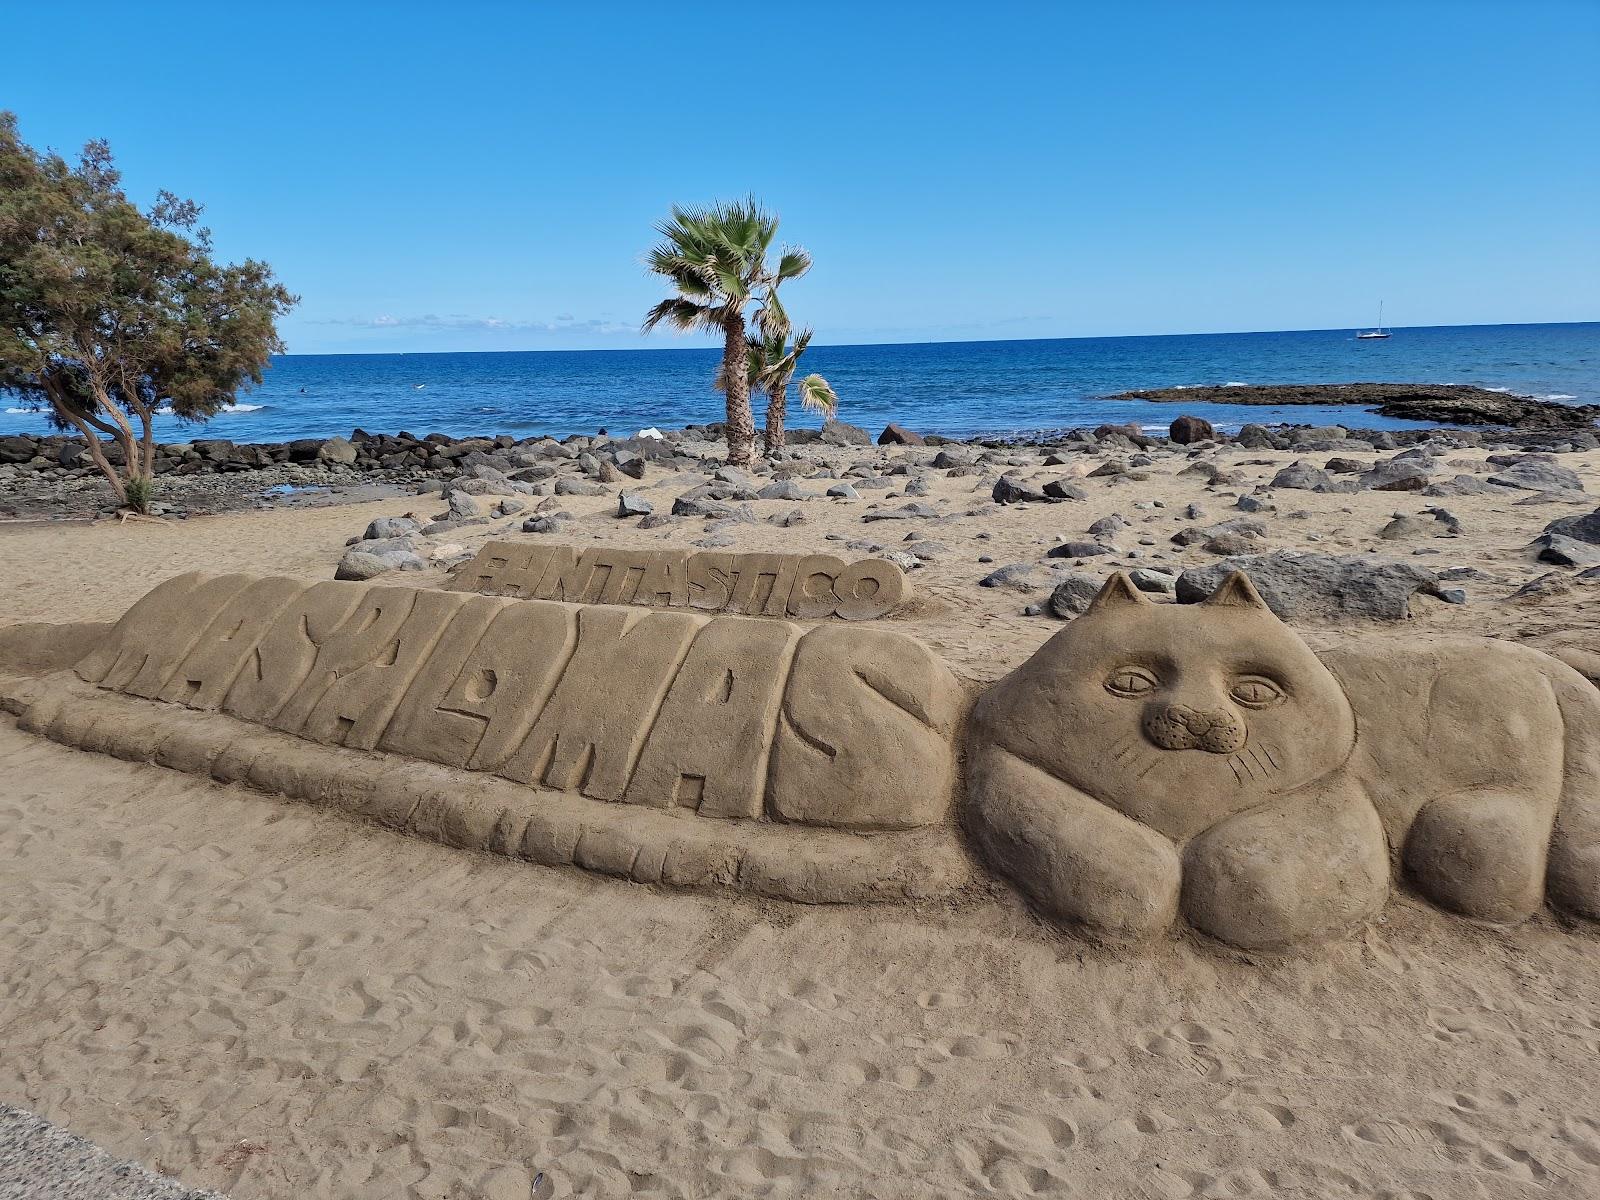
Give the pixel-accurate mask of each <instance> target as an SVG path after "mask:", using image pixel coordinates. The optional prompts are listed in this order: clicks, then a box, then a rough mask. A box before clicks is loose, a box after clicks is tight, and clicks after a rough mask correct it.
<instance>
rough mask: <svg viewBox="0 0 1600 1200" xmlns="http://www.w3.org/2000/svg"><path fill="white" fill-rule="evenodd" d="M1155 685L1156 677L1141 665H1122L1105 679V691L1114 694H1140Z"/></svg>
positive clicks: (1151, 689)
mask: <svg viewBox="0 0 1600 1200" xmlns="http://www.w3.org/2000/svg"><path fill="white" fill-rule="evenodd" d="M1155 686H1156V677H1155V676H1154V675H1152V674H1150V672H1149V671H1146V670H1144V669H1143V668H1142V667H1122V668H1120V669H1118V670H1116V671H1113V672H1112V673H1111V678H1110V679H1107V680H1106V691H1108V692H1110V693H1111V694H1112V695H1114V696H1142V695H1144V694H1145V693H1146V692H1150V691H1154V690H1155Z"/></svg>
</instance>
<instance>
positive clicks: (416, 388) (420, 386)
mask: <svg viewBox="0 0 1600 1200" xmlns="http://www.w3.org/2000/svg"><path fill="white" fill-rule="evenodd" d="M427 386H428V385H427V384H425V383H419V384H417V386H416V387H414V388H412V389H411V390H412V391H414V392H420V391H421V390H422V389H423V388H425V387H427Z"/></svg>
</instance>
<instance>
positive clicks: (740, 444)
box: [644, 196, 811, 466]
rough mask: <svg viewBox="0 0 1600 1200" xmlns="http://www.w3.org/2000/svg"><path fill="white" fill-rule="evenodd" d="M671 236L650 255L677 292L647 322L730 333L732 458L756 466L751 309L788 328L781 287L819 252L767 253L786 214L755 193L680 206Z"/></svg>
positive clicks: (727, 390)
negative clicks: (771, 259) (771, 258)
mask: <svg viewBox="0 0 1600 1200" xmlns="http://www.w3.org/2000/svg"><path fill="white" fill-rule="evenodd" d="M656 232H658V233H659V234H661V236H662V237H663V238H664V239H665V240H664V241H662V242H661V243H660V244H659V245H657V246H656V247H655V248H654V249H652V250H651V251H650V252H649V254H648V255H647V256H646V260H645V261H646V263H647V265H648V266H649V268H650V270H651V271H653V272H655V273H656V274H658V275H662V276H665V277H666V278H667V279H668V280H670V281H671V283H672V286H673V288H674V289H675V291H676V293H677V294H676V295H674V296H671V297H669V298H668V299H666V300H663V301H662V302H661V303H660V304H657V305H656V306H655V307H654V308H652V309H651V310H650V311H649V313H647V314H646V316H645V319H644V328H645V329H646V330H647V331H648V330H651V329H654V328H655V327H656V326H657V325H659V324H661V323H662V322H665V323H667V324H668V325H671V326H673V327H675V328H678V329H695V330H708V331H712V332H717V333H721V334H722V368H721V370H720V371H719V372H718V375H717V378H718V379H719V380H720V381H721V382H722V391H723V393H724V395H725V397H726V400H727V415H728V427H727V437H728V461H729V462H730V463H732V464H734V465H735V466H748V465H749V464H750V463H752V462H753V461H754V460H755V445H756V427H755V418H754V417H753V416H752V414H751V412H750V360H749V341H748V338H747V334H746V331H745V319H746V309H747V307H748V306H750V305H752V304H754V305H755V311H754V314H753V315H754V318H755V324H756V326H757V328H758V329H761V330H762V331H763V333H764V334H766V335H769V336H770V335H775V334H778V333H780V332H786V331H787V329H788V325H789V321H788V317H787V316H786V315H785V314H784V311H783V307H782V305H780V304H779V303H778V285H779V284H780V283H783V282H785V281H786V280H790V279H798V278H799V277H800V276H801V275H804V274H805V273H806V272H807V271H808V270H810V269H811V256H810V255H809V254H807V253H806V252H805V251H804V250H802V249H799V248H798V247H795V248H789V247H785V248H784V249H783V250H782V251H781V253H780V254H779V256H778V263H777V266H776V267H772V266H769V265H768V263H767V252H768V251H769V250H770V249H771V247H772V241H773V238H775V237H776V236H777V233H778V218H777V217H776V216H773V215H772V214H771V213H768V212H767V211H766V210H765V209H763V208H762V207H761V205H760V204H759V203H758V202H757V201H756V199H755V198H754V197H753V196H752V197H748V198H746V199H744V200H740V201H735V202H734V203H731V204H718V205H714V206H712V207H711V208H684V207H680V206H676V205H675V206H674V207H673V209H672V216H671V218H669V219H668V220H666V221H663V222H662V223H661V224H660V225H658V226H656Z"/></svg>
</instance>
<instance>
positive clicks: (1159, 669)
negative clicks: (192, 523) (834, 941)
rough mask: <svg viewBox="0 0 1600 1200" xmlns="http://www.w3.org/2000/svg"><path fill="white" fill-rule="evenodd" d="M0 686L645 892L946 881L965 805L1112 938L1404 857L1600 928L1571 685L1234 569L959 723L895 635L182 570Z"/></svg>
mask: <svg viewBox="0 0 1600 1200" xmlns="http://www.w3.org/2000/svg"><path fill="white" fill-rule="evenodd" d="M0 703H3V704H4V706H5V707H6V708H8V709H9V710H10V711H12V712H14V713H16V714H17V715H18V717H19V724H20V725H22V727H24V728H26V729H30V730H33V731H35V732H38V733H41V734H44V735H46V736H49V737H52V738H55V739H56V740H58V741H62V742H65V743H67V744H71V745H75V746H80V747H83V748H86V749H94V750H101V751H105V752H108V753H112V754H116V755H120V756H122V757H125V758H130V759H136V760H145V761H153V762H157V763H159V764H162V765H164V766H169V767H174V768H178V769H183V770H189V771H194V772H197V773H200V774H206V775H210V776H212V777H214V778H217V779H219V780H223V781H227V782H233V781H239V782H244V783H247V784H250V785H252V786H255V787H258V788H261V789H264V790H268V791H273V792H277V793H280V794H283V795H286V796H291V797H296V798H299V799H303V800H307V801H311V802H315V803H321V804H327V805H330V806H334V807H338V808H342V809H345V810H348V811H351V812H354V813H357V814H360V815H363V816H366V817H369V818H371V819H375V820H378V821H381V822H384V823H386V824H388V825H391V826H395V827H398V828H401V829H404V830H407V831H409V832H412V833H414V834H417V835H419V836H423V837H429V838H433V839H435V840H438V841H441V842H445V843H447V844H451V845H460V846H469V847H475V848H479V849H485V850H490V851H495V852H498V853H502V854H507V855H511V856H515V857H522V858H527V859H531V860H533V861H536V862H541V863H573V864H576V865H579V866H583V867H587V868H590V869H592V870H597V871H602V872H607V873H610V874H614V875H620V876H623V877H626V878H629V879H633V880H637V881H641V882H658V883H665V884H672V885H682V886H699V885H726V886H733V887H738V888H742V889H745V890H749V891H754V892H757V893H761V894H764V895H770V896H777V897H783V898H788V899H797V900H806V901H861V900H906V899H915V898H920V897H929V896H938V895H948V894H949V893H951V892H952V891H954V890H956V889H958V888H960V887H961V886H963V885H964V884H965V883H966V882H968V881H969V879H970V859H969V857H968V855H967V854H966V852H965V849H964V845H963V840H962V838H961V837H960V836H959V835H958V833H957V830H958V827H963V826H964V828H965V830H966V832H967V834H968V835H970V838H971V841H972V842H973V843H975V845H976V847H977V849H978V850H979V851H980V852H981V857H983V858H985V859H987V861H988V862H989V863H990V864H991V865H992V866H993V867H994V868H996V869H997V870H998V871H999V872H1000V873H1001V874H1003V875H1004V876H1006V877H1007V878H1008V879H1010V880H1011V881H1012V882H1014V883H1015V884H1016V886H1017V887H1018V888H1019V889H1020V890H1021V891H1022V892H1024V893H1025V894H1026V895H1027V896H1028V897H1029V898H1030V899H1031V900H1032V901H1033V903H1034V904H1035V905H1037V906H1038V908H1039V909H1041V910H1042V911H1043V912H1044V913H1045V914H1046V915H1047V916H1048V917H1050V918H1051V919H1052V920H1054V921H1056V922H1058V923H1060V924H1062V925H1065V926H1070V927H1073V928H1076V929H1080V930H1083V931H1086V932H1088V933H1089V934H1091V935H1094V936H1097V937H1101V938H1105V939H1109V940H1120V939H1131V938H1138V937H1146V936H1150V935H1155V934H1160V933H1162V932H1165V931H1167V930H1170V929H1172V928H1175V927H1176V926H1178V925H1179V924H1180V923H1185V922H1186V923H1187V924H1188V925H1190V926H1192V927H1193V928H1195V929H1197V930H1199V931H1201V932H1203V933H1205V934H1208V935H1210V936H1212V937H1215V938H1218V939H1220V940H1222V941H1224V942H1229V943H1232V944H1234V945H1238V946H1244V947H1252V948H1256V947H1279V946H1285V945H1289V944H1292V943H1296V942H1300V941H1305V940H1313V939H1318V938H1323V937H1327V936H1330V935H1333V934H1336V933H1338V932H1339V931H1341V930H1343V929H1346V928H1349V927H1351V926H1354V925H1356V924H1359V923H1360V922H1361V921H1363V920H1365V919H1367V918H1369V917H1371V916H1372V915H1373V914H1374V913H1375V912H1376V911H1377V910H1378V909H1379V908H1380V907H1381V906H1382V904H1383V903H1384V900H1385V898H1386V897H1387V895H1388V894H1389V892H1390V890H1391V888H1392V886H1394V881H1396V880H1403V881H1405V885H1406V886H1409V887H1412V888H1414V889H1415V890H1417V891H1418V892H1420V893H1421V894H1422V895H1423V896H1425V897H1427V898H1428V899H1429V900H1431V901H1433V902H1435V903H1437V904H1439V905H1440V906H1442V907H1444V908H1447V909H1451V910H1454V911H1456V912H1459V913H1462V914H1465V915H1467V916H1470V917H1475V918H1481V919H1486V920H1492V921H1499V922H1509V921H1517V920H1521V919H1523V918H1525V917H1527V916H1529V915H1530V914H1532V913H1533V912H1534V911H1536V910H1537V909H1539V908H1540V907H1541V905H1542V904H1543V903H1544V902H1545V901H1546V899H1548V900H1549V901H1550V902H1551V903H1552V904H1553V905H1554V906H1555V907H1557V908H1559V909H1562V910H1564V911H1566V912H1569V913H1572V914H1575V915H1579V916H1584V917H1588V918H1592V919H1600V693H1597V692H1596V690H1595V688H1594V686H1593V685H1592V684H1590V683H1589V682H1588V681H1587V680H1585V679H1584V678H1583V677H1582V676H1581V675H1579V674H1578V673H1577V672H1575V671H1573V670H1571V669H1570V668H1569V667H1567V666H1565V665H1564V664H1562V663H1559V662H1557V661H1556V660H1554V659H1552V658H1549V657H1546V656H1545V655H1543V654H1540V653H1538V652H1537V651H1534V650H1531V649H1528V648H1526V647H1521V646H1516V645H1512V644H1509V643H1503V642H1493V641H1487V640H1470V641H1460V642H1456V643H1441V644H1435V645H1426V646H1416V647H1412V648H1408V649H1404V650H1400V651H1397V650H1396V649H1395V648H1394V645H1393V643H1383V644H1382V645H1381V647H1380V648H1373V647H1371V646H1363V645H1360V644H1357V645H1354V646H1351V647H1349V648H1346V649H1341V650H1337V651H1332V652H1326V653H1323V654H1321V655H1318V654H1315V653H1313V652H1312V651H1311V650H1310V649H1309V648H1308V647H1307V645H1306V644H1305V643H1304V642H1303V641H1302V640H1301V639H1300V638H1299V637H1298V636H1297V635H1296V634H1295V633H1293V632H1292V631H1291V630H1290V629H1289V628H1288V627H1287V626H1285V625H1284V624H1282V623H1281V622H1280V621H1279V620H1278V619H1277V618H1276V617H1275V616H1274V615H1273V614H1272V612H1271V611H1270V609H1268V608H1267V606H1266V605H1265V603H1264V602H1263V601H1262V599H1261V597H1260V596H1259V594H1258V593H1257V592H1256V590H1255V589H1254V587H1252V586H1251V584H1250V582H1249V580H1248V579H1246V578H1245V577H1244V576H1243V575H1238V574H1236V575H1234V576H1231V577H1230V578H1229V579H1228V580H1227V582H1226V583H1225V584H1224V585H1223V586H1222V587H1221V588H1219V589H1218V591H1217V592H1216V593H1215V594H1213V595H1212V596H1211V597H1210V598H1209V599H1208V600H1207V601H1205V602H1204V603H1201V604H1197V605H1173V604H1156V603H1152V602H1151V601H1150V600H1149V599H1148V598H1147V597H1145V596H1144V595H1143V594H1142V593H1140V592H1139V591H1137V589H1135V588H1134V587H1133V585H1132V584H1131V582H1130V581H1129V580H1128V579H1127V577H1126V576H1124V575H1122V574H1120V573H1119V574H1117V575H1115V576H1113V577H1112V579H1111V580H1110V582H1109V583H1108V584H1107V585H1106V587H1105V589H1104V590H1103V591H1102V592H1101V594H1100V595H1099V597H1098V598H1097V599H1096V600H1095V602H1094V604H1093V605H1092V606H1091V607H1090V609H1089V611H1088V612H1087V613H1085V614H1084V615H1083V616H1082V617H1079V618H1078V619H1076V620H1074V621H1072V622H1071V623H1070V624H1068V625H1067V626H1066V628H1065V629H1063V630H1062V631H1061V632H1060V633H1058V634H1056V635H1055V636H1054V637H1053V638H1051V639H1050V640H1049V641H1048V642H1047V643H1045V645H1044V646H1043V647H1042V648H1041V649H1040V650H1039V651H1038V652H1037V653H1035V654H1034V656H1033V657H1032V658H1030V659H1029V660H1028V661H1027V662H1026V663H1024V664H1023V665H1022V666H1021V667H1019V668H1018V669H1017V670H1016V671H1014V672H1012V673H1011V674H1010V675H1009V676H1007V677H1006V678H1005V679H1003V680H1001V681H1000V682H999V683H997V684H995V685H993V686H992V687H991V688H989V689H988V691H987V692H986V693H985V694H984V695H982V696H981V697H980V698H979V700H978V702H977V704H976V707H975V708H973V709H972V711H971V713H970V719H964V718H965V717H966V715H967V707H968V706H967V704H966V698H965V694H964V692H963V689H962V688H961V686H960V685H959V684H958V682H957V681H956V679H955V678H954V677H953V676H952V675H951V673H950V672H949V670H948V669H947V668H946V667H945V666H944V665H943V664H942V663H940V662H939V661H938V660H937V659H936V658H935V657H934V656H933V655H932V654H931V653H930V652H929V651H928V650H927V649H926V648H925V647H924V646H922V645H921V644H920V643H918V642H916V641H914V640H912V639H911V638H908V637H905V636H904V635H902V634H899V633H896V632H893V631H890V630H886V629H882V628H874V627H867V626H859V625H836V624H831V623H822V624H818V625H815V626H812V627H809V628H807V627H803V626H800V625H797V624H794V623H791V622H788V621H774V620H754V619H750V618H748V617H738V616H719V617H710V616H705V615H701V614H698V613H686V612H648V611H644V610H640V609H632V608H624V607H613V606H606V605H574V604H568V603H560V602H556V601H540V600H518V599H512V598H506V597H494V596H484V595H476V594H473V593H470V592H461V591H436V590H430V589H411V588H401V587H385V586H379V585H371V584H359V583H345V582H325V583H315V584H306V583H302V582H300V581H298V580H293V579H281V578H255V577H250V576H244V575H219V576H208V575H200V574H191V575H185V576H180V577H178V578H176V579H172V580H169V581H167V582H166V583H164V584H162V585H160V586H159V587H157V588H156V589H155V590H154V591H152V592H151V593H149V594H148V595H147V596H145V597H144V598H143V599H142V600H141V601H139V603H138V604H136V605H135V606H134V607H133V608H132V609H130V610H129V611H128V613H127V614H126V615H124V617H123V618H122V619H121V620H120V621H119V622H117V624H116V625H115V626H111V627H107V626H81V625H80V626H42V627H40V626H35V627H15V628H13V629H10V630H4V631H0ZM963 728H965V731H966V732H965V746H966V776H967V785H966V803H965V807H964V809H963V810H962V813H961V816H962V817H963V819H962V820H959V821H958V814H957V811H956V809H955V807H954V806H953V803H952V801H953V796H954V794H955V792H956V791H957V786H958V778H959V771H958V769H957V767H958V754H957V748H958V745H959V744H960V742H961V737H962V734H961V731H962V730H963Z"/></svg>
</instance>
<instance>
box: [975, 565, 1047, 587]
mask: <svg viewBox="0 0 1600 1200" xmlns="http://www.w3.org/2000/svg"><path fill="white" fill-rule="evenodd" d="M1044 580H1045V573H1044V571H1043V570H1042V569H1041V568H1040V567H1039V566H1037V565H1036V564H1034V563H1024V562H1019V563H1008V564H1007V565H1005V566H1003V567H999V568H997V569H995V570H993V571H990V572H989V573H988V574H987V575H985V576H984V577H983V578H982V579H980V580H978V586H979V587H985V588H1005V589H1006V590H1007V591H1012V592H1031V591H1034V590H1036V589H1037V588H1039V587H1041V586H1043V584H1044Z"/></svg>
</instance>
